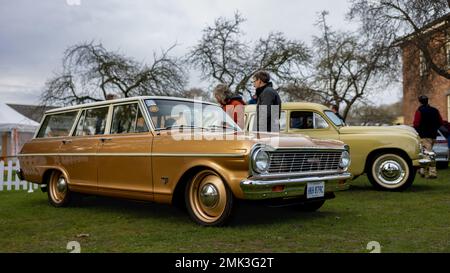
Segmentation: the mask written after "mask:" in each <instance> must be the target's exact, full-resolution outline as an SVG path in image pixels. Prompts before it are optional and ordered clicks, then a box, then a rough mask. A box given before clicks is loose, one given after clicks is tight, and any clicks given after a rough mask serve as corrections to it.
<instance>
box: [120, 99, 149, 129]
mask: <svg viewBox="0 0 450 273" xmlns="http://www.w3.org/2000/svg"><path fill="white" fill-rule="evenodd" d="M143 132H148V127H147V125H146V123H145V119H144V117H143V116H142V112H141V110H140V109H139V106H138V104H137V103H133V104H125V105H117V106H114V112H113V118H112V125H111V134H128V133H143Z"/></svg>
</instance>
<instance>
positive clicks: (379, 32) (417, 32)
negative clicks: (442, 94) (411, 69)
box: [348, 0, 450, 79]
mask: <svg viewBox="0 0 450 273" xmlns="http://www.w3.org/2000/svg"><path fill="white" fill-rule="evenodd" d="M449 7H450V1H448V0H352V6H351V9H350V11H349V13H348V17H349V18H350V19H358V20H359V21H361V23H362V27H361V33H365V34H367V35H369V37H370V39H371V40H372V41H376V42H377V43H378V44H380V45H381V46H382V47H384V48H385V49H386V50H387V51H388V54H385V55H386V56H387V57H390V59H391V61H390V63H391V64H395V63H396V62H397V60H398V55H399V52H400V49H399V48H398V44H399V43H398V42H399V41H400V40H402V39H403V40H404V39H405V38H408V41H409V42H411V43H413V44H414V45H415V46H416V47H417V48H418V49H420V50H421V51H422V53H423V57H424V59H425V61H426V63H427V66H428V67H430V68H431V69H432V70H434V71H435V72H436V73H437V74H439V75H441V76H442V77H445V78H447V79H450V73H449V70H448V69H447V67H446V65H447V64H446V63H440V62H439V61H437V60H436V58H433V55H434V53H435V52H433V48H434V49H436V51H441V50H442V49H443V48H444V47H445V46H446V45H447V44H448V43H450V41H449V36H448V35H447V34H448V33H447V32H448V22H449V21H450V19H449V18H450V15H449V11H450V9H449ZM442 17H446V18H445V20H444V24H445V25H446V26H447V27H443V28H440V29H434V31H433V32H430V31H429V28H428V27H429V24H430V23H431V22H433V21H435V20H437V19H439V18H442ZM436 32H441V33H442V35H440V36H442V37H444V38H443V39H440V40H434V39H433V37H435V36H434V35H432V33H434V34H436ZM436 43H438V44H436ZM431 44H433V46H431Z"/></svg>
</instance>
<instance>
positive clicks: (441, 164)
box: [436, 161, 448, 169]
mask: <svg viewBox="0 0 450 273" xmlns="http://www.w3.org/2000/svg"><path fill="white" fill-rule="evenodd" d="M436 168H438V169H447V168H448V161H437V162H436Z"/></svg>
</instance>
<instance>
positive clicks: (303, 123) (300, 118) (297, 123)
mask: <svg viewBox="0 0 450 273" xmlns="http://www.w3.org/2000/svg"><path fill="white" fill-rule="evenodd" d="M289 125H290V128H291V129H324V128H328V124H327V122H326V120H324V119H323V118H322V117H321V116H320V115H318V114H316V113H313V112H307V111H294V112H291V116H290V119H289Z"/></svg>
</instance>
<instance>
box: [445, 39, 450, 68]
mask: <svg viewBox="0 0 450 273" xmlns="http://www.w3.org/2000/svg"><path fill="white" fill-rule="evenodd" d="M445 38H446V40H445V56H446V57H447V70H449V69H450V33H447V34H446V35H445Z"/></svg>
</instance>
